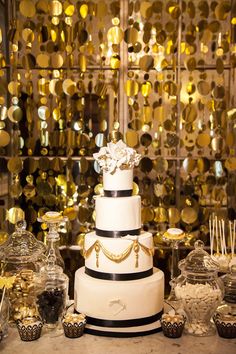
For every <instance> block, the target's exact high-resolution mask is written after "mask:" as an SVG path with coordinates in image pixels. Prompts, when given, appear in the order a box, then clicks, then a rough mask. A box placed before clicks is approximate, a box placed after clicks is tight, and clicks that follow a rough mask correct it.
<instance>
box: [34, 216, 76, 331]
mask: <svg viewBox="0 0 236 354" xmlns="http://www.w3.org/2000/svg"><path fill="white" fill-rule="evenodd" d="M66 220H67V218H64V217H63V216H62V215H61V214H60V213H58V212H53V211H52V212H47V213H46V214H45V215H44V216H43V217H42V218H41V219H39V221H41V222H46V223H47V225H48V227H49V231H48V234H47V240H48V246H47V251H46V266H45V267H43V268H42V270H41V277H42V279H44V288H43V289H42V291H41V292H40V293H39V294H38V296H37V305H38V311H39V314H40V316H41V318H42V320H43V322H44V324H45V326H46V327H47V328H49V329H53V328H55V327H57V325H58V322H59V321H60V320H61V318H62V316H63V315H64V310H65V306H66V300H67V294H68V287H69V278H68V277H67V275H66V274H64V273H63V265H64V264H63V263H62V262H63V260H62V258H61V256H60V252H59V248H58V247H57V243H58V241H59V240H60V236H59V233H58V231H57V228H58V226H59V224H60V223H61V222H65V221H66Z"/></svg>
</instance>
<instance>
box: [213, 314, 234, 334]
mask: <svg viewBox="0 0 236 354" xmlns="http://www.w3.org/2000/svg"><path fill="white" fill-rule="evenodd" d="M213 320H214V322H215V325H216V329H217V332H218V334H219V336H220V337H222V338H228V339H230V338H231V339H233V338H236V322H228V321H223V320H221V319H219V318H217V317H216V316H214V317H213Z"/></svg>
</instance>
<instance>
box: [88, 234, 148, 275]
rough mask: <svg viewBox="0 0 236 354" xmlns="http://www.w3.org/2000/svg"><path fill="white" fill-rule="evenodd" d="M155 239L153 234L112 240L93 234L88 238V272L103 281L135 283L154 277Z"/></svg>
mask: <svg viewBox="0 0 236 354" xmlns="http://www.w3.org/2000/svg"><path fill="white" fill-rule="evenodd" d="M153 251H154V248H153V237H152V234H151V233H149V232H142V233H141V235H140V236H125V237H120V238H108V237H100V236H97V235H96V233H95V232H90V233H89V234H87V235H86V236H85V241H84V257H85V272H86V273H87V274H88V275H90V276H92V277H94V278H99V279H107V280H109V279H110V280H114V279H115V280H132V279H141V278H145V277H147V276H150V275H151V274H152V273H153V268H152V267H153Z"/></svg>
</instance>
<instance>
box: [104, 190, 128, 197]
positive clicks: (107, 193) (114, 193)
mask: <svg viewBox="0 0 236 354" xmlns="http://www.w3.org/2000/svg"><path fill="white" fill-rule="evenodd" d="M132 192H133V190H132V189H126V190H120V191H109V190H104V197H113V198H120V197H130V196H131V195H132Z"/></svg>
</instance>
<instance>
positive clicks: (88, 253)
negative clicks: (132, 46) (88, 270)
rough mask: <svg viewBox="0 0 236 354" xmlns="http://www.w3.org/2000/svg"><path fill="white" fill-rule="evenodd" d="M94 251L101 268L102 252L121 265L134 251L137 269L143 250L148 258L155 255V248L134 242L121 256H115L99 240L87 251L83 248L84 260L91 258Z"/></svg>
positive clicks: (97, 263)
mask: <svg viewBox="0 0 236 354" xmlns="http://www.w3.org/2000/svg"><path fill="white" fill-rule="evenodd" d="M93 250H95V252H96V265H97V267H99V254H100V251H102V253H103V254H104V256H106V257H107V258H108V259H109V260H110V261H112V262H115V263H121V262H123V261H124V260H125V259H127V258H128V257H129V256H130V254H131V252H132V250H134V252H135V267H136V268H137V267H138V258H139V252H140V250H142V251H143V252H144V253H145V254H146V255H147V256H153V255H154V248H153V247H152V248H148V247H146V246H144V245H143V244H141V243H140V242H139V241H138V240H134V241H132V243H131V244H130V245H129V246H128V247H127V248H126V249H125V250H124V251H123V252H122V253H120V254H115V253H112V252H110V251H109V250H108V249H107V248H106V247H105V246H104V245H103V244H102V242H100V241H99V240H96V241H95V242H94V243H93V244H92V245H91V246H90V247H89V248H88V249H87V250H86V249H85V248H83V256H84V258H85V259H86V258H88V257H90V256H91V254H92V252H93Z"/></svg>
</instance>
